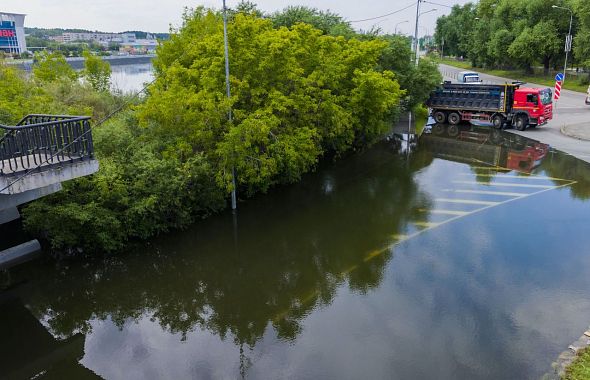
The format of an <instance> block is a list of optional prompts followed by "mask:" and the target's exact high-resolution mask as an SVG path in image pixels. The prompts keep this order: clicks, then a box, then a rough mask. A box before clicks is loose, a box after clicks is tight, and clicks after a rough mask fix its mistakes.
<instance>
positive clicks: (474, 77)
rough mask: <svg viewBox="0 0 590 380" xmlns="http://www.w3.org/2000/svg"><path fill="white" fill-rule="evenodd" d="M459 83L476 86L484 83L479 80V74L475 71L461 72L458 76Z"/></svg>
mask: <svg viewBox="0 0 590 380" xmlns="http://www.w3.org/2000/svg"><path fill="white" fill-rule="evenodd" d="M457 80H458V81H459V83H467V84H475V83H482V82H483V81H482V80H481V79H480V78H479V74H478V73H476V72H474V71H461V72H460V73H459V74H458V75H457Z"/></svg>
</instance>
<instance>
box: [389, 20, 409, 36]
mask: <svg viewBox="0 0 590 380" xmlns="http://www.w3.org/2000/svg"><path fill="white" fill-rule="evenodd" d="M406 22H409V21H408V20H404V21H400V22H398V23H397V24H395V28H393V34H397V26H398V25H399V24H404V23H406Z"/></svg>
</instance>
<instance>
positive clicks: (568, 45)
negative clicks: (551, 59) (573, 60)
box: [551, 5, 574, 83]
mask: <svg viewBox="0 0 590 380" xmlns="http://www.w3.org/2000/svg"><path fill="white" fill-rule="evenodd" d="M551 8H554V9H565V10H566V11H568V12H569V13H570V28H569V31H568V32H567V36H565V63H564V64H563V82H564V83H565V77H566V73H565V72H566V70H567V56H568V53H569V51H570V50H571V49H572V22H573V21H574V12H573V11H572V10H571V9H569V8H566V7H560V6H558V5H552V6H551Z"/></svg>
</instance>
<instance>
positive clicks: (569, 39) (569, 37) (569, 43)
mask: <svg viewBox="0 0 590 380" xmlns="http://www.w3.org/2000/svg"><path fill="white" fill-rule="evenodd" d="M570 51H572V35H571V34H568V35H567V36H566V37H565V52H566V53H568V52H570Z"/></svg>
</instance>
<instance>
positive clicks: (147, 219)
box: [24, 114, 224, 252]
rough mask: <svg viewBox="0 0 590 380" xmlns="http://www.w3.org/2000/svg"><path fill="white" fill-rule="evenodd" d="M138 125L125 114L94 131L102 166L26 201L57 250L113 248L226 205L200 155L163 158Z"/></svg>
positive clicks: (28, 222) (35, 224)
mask: <svg viewBox="0 0 590 380" xmlns="http://www.w3.org/2000/svg"><path fill="white" fill-rule="evenodd" d="M135 123H136V121H135V120H134V117H133V116H132V115H131V114H126V115H123V116H122V117H119V118H118V119H117V120H115V121H113V122H110V123H108V124H106V125H103V126H101V127H100V128H98V129H95V131H94V141H95V148H96V152H97V156H98V159H99V161H100V170H99V172H98V173H96V174H95V175H93V176H91V177H83V178H80V179H77V180H74V181H69V182H66V183H64V189H63V190H62V191H60V192H58V193H56V194H54V195H51V196H49V197H46V198H43V199H41V200H39V201H36V202H33V203H32V204H31V205H30V206H28V207H27V208H26V209H25V210H24V221H25V226H26V227H27V228H28V229H29V231H31V232H33V233H35V234H37V235H41V236H46V237H48V238H49V239H50V241H51V245H52V248H53V249H55V250H58V251H66V250H68V249H70V248H72V247H77V248H81V249H82V250H84V251H95V250H97V249H99V250H102V251H106V252H112V251H117V250H121V249H122V248H123V247H125V245H126V244H127V242H128V241H129V239H134V238H136V239H146V238H148V237H151V236H154V235H156V234H158V233H160V232H163V231H167V230H169V229H170V228H181V227H184V226H186V225H188V224H189V223H191V222H192V221H193V220H194V218H195V216H206V215H208V214H209V213H211V212H214V211H216V210H219V209H220V208H221V207H223V205H224V199H223V193H222V192H221V191H219V189H218V188H217V186H216V184H215V181H214V178H212V177H211V175H210V173H211V168H210V166H209V163H208V162H207V161H206V160H205V158H204V156H203V155H202V154H197V155H193V156H192V157H190V158H189V159H187V160H184V161H181V160H180V159H179V158H177V157H165V156H163V155H162V154H161V153H159V151H160V149H159V147H158V146H157V145H156V144H155V143H154V142H150V141H147V140H148V137H147V136H145V135H143V134H141V133H140V131H139V130H138V129H137V128H136V127H134V125H135Z"/></svg>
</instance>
